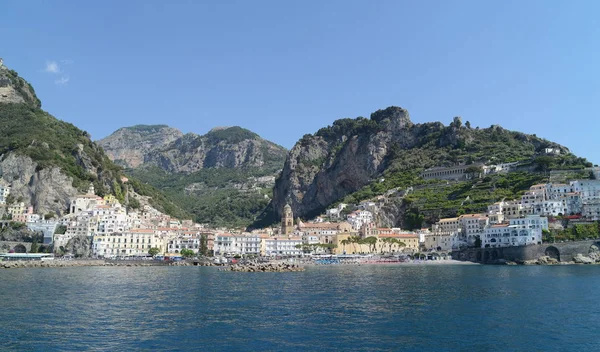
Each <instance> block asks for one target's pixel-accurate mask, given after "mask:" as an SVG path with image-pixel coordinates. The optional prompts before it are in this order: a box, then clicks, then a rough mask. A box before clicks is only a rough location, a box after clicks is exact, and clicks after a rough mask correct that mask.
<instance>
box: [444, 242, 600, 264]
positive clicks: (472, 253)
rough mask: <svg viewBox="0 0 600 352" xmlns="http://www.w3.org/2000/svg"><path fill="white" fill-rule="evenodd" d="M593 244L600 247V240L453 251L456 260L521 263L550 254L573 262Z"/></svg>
mask: <svg viewBox="0 0 600 352" xmlns="http://www.w3.org/2000/svg"><path fill="white" fill-rule="evenodd" d="M593 245H596V246H599V247H600V240H590V241H576V242H564V243H542V244H539V245H538V244H534V245H529V246H518V247H503V248H468V249H463V250H460V251H454V252H452V258H453V259H456V260H463V261H471V262H477V263H487V264H494V263H499V262H502V261H503V260H506V261H512V262H517V263H521V262H524V261H526V260H534V259H537V258H540V257H542V256H549V257H552V258H555V259H557V260H558V261H560V262H571V261H573V257H575V256H576V255H577V254H578V253H581V254H583V255H587V254H588V253H589V252H590V250H591V247H592V246H593Z"/></svg>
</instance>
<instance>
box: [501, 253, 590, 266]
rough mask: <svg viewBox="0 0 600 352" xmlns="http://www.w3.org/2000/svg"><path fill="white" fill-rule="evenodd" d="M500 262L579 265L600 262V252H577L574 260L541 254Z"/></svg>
mask: <svg viewBox="0 0 600 352" xmlns="http://www.w3.org/2000/svg"><path fill="white" fill-rule="evenodd" d="M498 264H505V265H578V264H600V254H598V253H597V252H592V253H589V254H588V255H587V256H585V255H583V254H577V255H575V256H574V257H573V261H570V262H561V261H558V259H556V258H552V257H549V256H541V257H539V258H537V259H532V260H525V261H523V262H512V261H503V262H501V263H498Z"/></svg>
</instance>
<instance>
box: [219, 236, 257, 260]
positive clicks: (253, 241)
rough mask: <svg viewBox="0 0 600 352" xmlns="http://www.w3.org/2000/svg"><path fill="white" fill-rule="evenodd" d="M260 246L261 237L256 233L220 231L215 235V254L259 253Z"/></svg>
mask: <svg viewBox="0 0 600 352" xmlns="http://www.w3.org/2000/svg"><path fill="white" fill-rule="evenodd" d="M261 247H262V244H261V237H260V235H258V234H245V235H232V234H228V233H221V234H217V235H215V243H214V253H215V255H259V254H261Z"/></svg>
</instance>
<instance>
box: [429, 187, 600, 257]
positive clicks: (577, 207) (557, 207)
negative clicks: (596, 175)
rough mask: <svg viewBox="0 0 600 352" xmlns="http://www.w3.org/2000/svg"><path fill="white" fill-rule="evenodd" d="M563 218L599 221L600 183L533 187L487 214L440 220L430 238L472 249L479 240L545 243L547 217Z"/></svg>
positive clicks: (484, 243)
mask: <svg viewBox="0 0 600 352" xmlns="http://www.w3.org/2000/svg"><path fill="white" fill-rule="evenodd" d="M562 215H578V216H580V217H581V218H582V219H583V220H587V221H599V220H600V180H575V181H571V182H570V183H569V184H559V183H557V184H552V183H548V184H538V185H533V186H531V187H530V189H529V191H527V192H525V193H524V195H523V196H522V197H521V199H520V200H513V201H500V202H497V203H494V204H491V205H489V206H488V212H487V214H465V215H461V216H459V217H457V218H447V219H440V220H439V221H438V222H437V223H436V224H435V225H433V227H432V234H431V235H430V236H433V235H437V236H441V235H444V234H451V235H455V236H457V238H458V239H459V240H458V241H456V242H454V243H456V244H457V246H461V245H472V244H474V241H475V239H476V238H477V237H479V239H480V240H481V246H482V247H504V246H520V245H528V244H534V243H541V241H542V231H543V230H548V219H547V217H548V216H552V217H555V216H562ZM449 242H452V241H449Z"/></svg>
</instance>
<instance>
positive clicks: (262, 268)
mask: <svg viewBox="0 0 600 352" xmlns="http://www.w3.org/2000/svg"><path fill="white" fill-rule="evenodd" d="M224 270H226V271H239V272H247V273H250V272H272V273H273V272H276V273H283V272H297V271H304V267H302V266H299V265H296V264H287V263H248V264H232V265H230V266H228V267H226V268H225V269H224Z"/></svg>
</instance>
